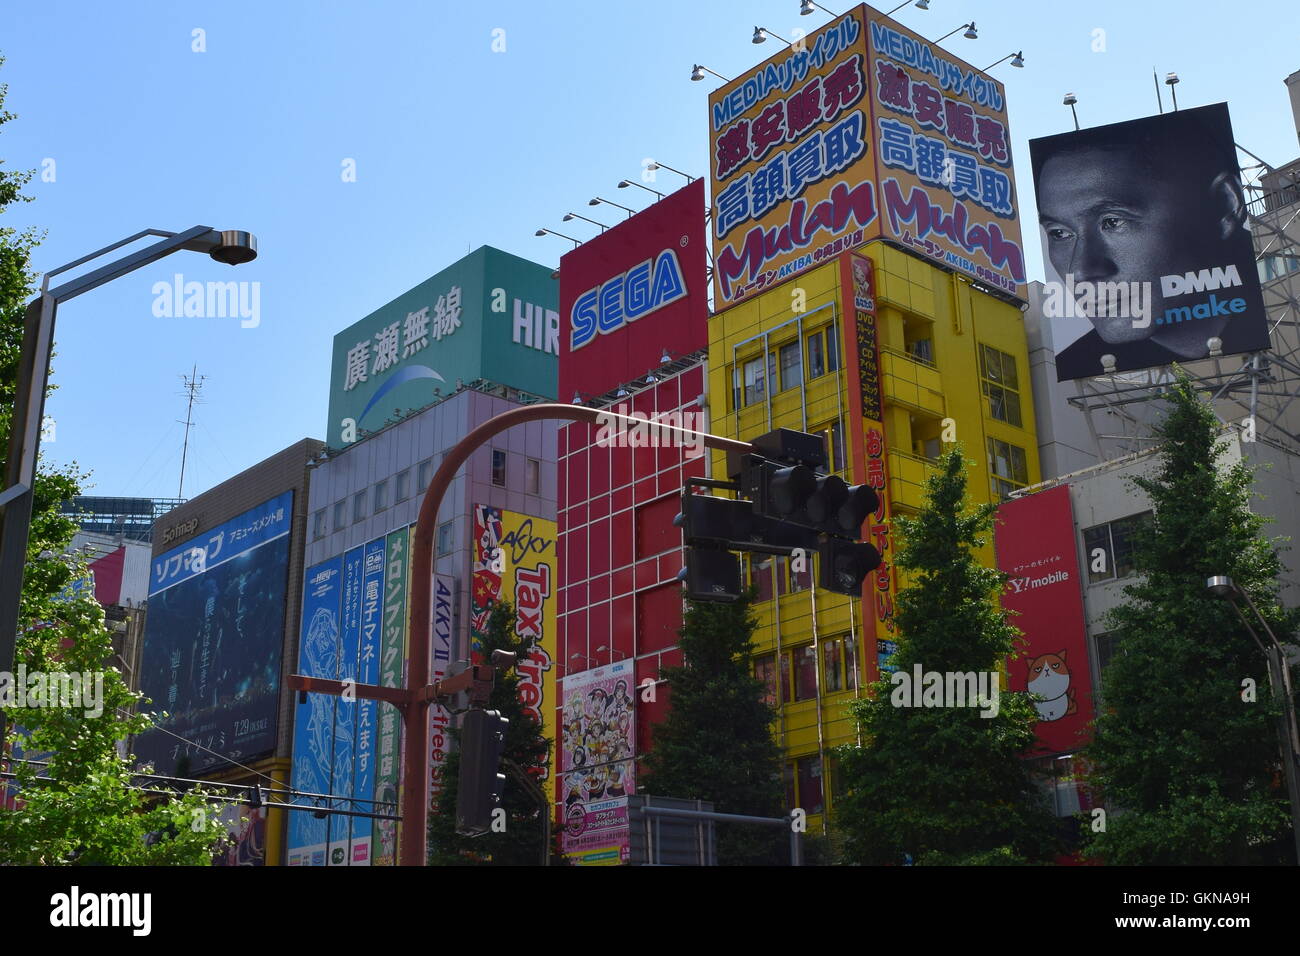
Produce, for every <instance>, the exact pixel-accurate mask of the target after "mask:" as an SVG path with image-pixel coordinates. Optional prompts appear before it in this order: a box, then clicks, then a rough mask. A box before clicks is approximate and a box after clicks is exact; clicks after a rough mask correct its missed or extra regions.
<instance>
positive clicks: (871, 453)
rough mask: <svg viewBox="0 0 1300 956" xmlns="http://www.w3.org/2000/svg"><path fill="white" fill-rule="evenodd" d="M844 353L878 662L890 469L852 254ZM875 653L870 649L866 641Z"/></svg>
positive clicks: (867, 627)
mask: <svg viewBox="0 0 1300 956" xmlns="http://www.w3.org/2000/svg"><path fill="white" fill-rule="evenodd" d="M840 269H841V273H840V301H841V302H842V303H843V321H842V323H841V324H842V326H843V331H844V354H845V355H847V356H850V357H851V358H850V360H849V361H848V362H846V363H845V372H846V374H847V376H848V398H849V412H850V414H849V420H850V421H851V422H859V423H860V424H859V425H857V426H856V427H852V428H850V429H849V436H850V442H849V444H850V448H851V449H852V452H853V481H854V483H855V484H866V485H869V486H870V487H871V488H873V489H875V492H876V494H877V495H878V496H879V498H880V505H879V506H878V507H877V508H876V512H875V514H873V515H871V516H870V517H869V518H868V519H867V527H868V532H867V540H868V541H870V542H871V544H873V545H874V546H875V548H876V550H877V551H879V552H880V559H881V560H880V566H879V567H878V568H876V570H875V571H873V572H871V573H870V574H869V575H868V576H867V578H866V580H865V581H864V582H863V592H862V617H863V622H862V623H863V634H864V635H865V639H866V641H867V645H866V651H867V653H866V659H867V660H868V661H871V660H875V661H876V663H877V666H878V667H879V666H880V665H881V664H882V663H883V661H885V660H886V659H887V658H888V655H889V654H892V653H893V638H894V635H895V631H896V624H895V621H894V594H895V592H896V590H897V587H898V582H897V572H896V569H895V566H894V540H893V533H892V529H891V527H890V518H891V517H892V515H893V509H892V507H891V505H890V501H889V468H888V464H887V461H886V458H887V452H886V449H887V447H888V446H887V445H886V442H885V425H884V403H883V396H882V393H881V383H880V343H879V334H878V329H877V326H876V293H875V271H874V267H873V265H872V262H871V260H870V259H868V258H867V257H866V256H863V255H859V254H857V253H851V254H848V255H845V256H843V257H841V259H840ZM873 640H874V641H875V642H876V644H875V650H876V653H875V654H872V653H871V649H872V645H871V643H870V642H871V641H873Z"/></svg>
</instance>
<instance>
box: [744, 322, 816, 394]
mask: <svg viewBox="0 0 1300 956" xmlns="http://www.w3.org/2000/svg"><path fill="white" fill-rule="evenodd" d="M764 366H766V368H764ZM839 367H840V356H839V346H838V343H837V341H836V337H835V326H834V325H827V326H823V327H822V328H819V329H815V330H814V331H812V332H808V333H806V334H805V335H804V337H803V341H802V342H800V341H799V339H795V340H794V341H793V342H787V343H785V344H784V345H778V346H776V347H775V348H774V349H772V350H771V351H769V352H768V353H767V354H766V355H765V356H763V355H760V356H758V357H757V358H753V359H750V360H749V361H747V362H745V363H744V365H743V366H741V373H740V375H739V376H738V377H737V379H736V382H735V394H734V396H733V398H732V406H733V407H734V408H743V407H745V406H748V405H757V404H760V403H762V402H765V401H767V398H768V396H769V395H775V394H776V393H777V392H784V391H786V390H787V389H791V388H798V387H799V386H800V385H802V384H803V383H804V382H805V381H811V380H813V379H815V378H821V377H822V376H823V375H829V374H830V373H831V372H836V371H839ZM778 369H779V370H780V375H779V377H778V374H777V373H778Z"/></svg>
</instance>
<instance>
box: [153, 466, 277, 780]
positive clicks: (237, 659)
mask: <svg viewBox="0 0 1300 956" xmlns="http://www.w3.org/2000/svg"><path fill="white" fill-rule="evenodd" d="M292 518H293V492H291V491H290V492H285V493H284V494H282V495H279V496H277V497H275V498H272V499H271V500H269V501H266V502H263V503H262V504H260V505H258V506H257V507H256V508H250V509H249V510H248V511H245V512H244V513H243V514H241V515H239V516H238V517H235V518H232V519H230V520H229V521H226V522H224V523H222V524H220V525H218V526H217V527H215V528H213V529H212V530H211V531H210V532H208V533H205V534H202V535H198V536H197V537H194V538H192V539H190V540H189V541H187V542H185V543H184V544H181V545H179V546H177V547H175V548H172V549H171V550H170V551H166V552H164V553H162V554H160V555H158V556H157V557H156V558H154V559H153V561H152V564H151V567H150V574H149V616H148V620H147V621H146V624H145V639H144V652H143V655H142V665H141V675H140V689H141V690H142V691H143V692H144V694H145V696H146V697H148V698H149V699H150V700H152V701H153V704H152V708H153V710H154V711H166V712H167V714H168V716H167V717H166V718H163V719H160V720H159V721H158V728H157V729H154V730H151V731H148V732H146V733H144V734H142V735H140V737H139V738H137V739H136V742H135V753H136V754H137V756H138V757H139V758H140V759H141V760H142V761H148V762H151V763H153V765H154V767H155V769H156V770H157V771H158V772H159V773H165V774H172V773H178V775H180V776H187V775H189V774H191V773H195V772H198V771H201V770H211V769H214V768H216V767H219V766H222V765H224V764H228V763H230V762H232V761H239V762H241V763H243V762H246V761H247V760H249V759H250V758H256V757H260V756H263V755H265V754H268V753H270V752H271V751H273V750H274V748H275V738H276V732H277V725H276V717H277V714H278V711H279V690H280V655H281V649H282V647H283V644H284V611H285V601H286V598H287V589H288V573H289V572H288V568H289V528H290V524H291V522H292ZM180 771H183V772H180Z"/></svg>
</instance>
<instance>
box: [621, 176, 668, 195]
mask: <svg viewBox="0 0 1300 956" xmlns="http://www.w3.org/2000/svg"><path fill="white" fill-rule="evenodd" d="M628 186H635V187H636V188H637V189H644V190H645V191H646V192H648V193H654V194H655V195H656V196H658V197H659V198H660V199H663V198H664V194H663V193H661V192H660V191H659V190H657V189H651V188H650V187H649V186H642V185H641V184H640V183H634V182H633V181H632V180H630V179H620V180H619V181H618V187H617V188H619V189H627V187H628Z"/></svg>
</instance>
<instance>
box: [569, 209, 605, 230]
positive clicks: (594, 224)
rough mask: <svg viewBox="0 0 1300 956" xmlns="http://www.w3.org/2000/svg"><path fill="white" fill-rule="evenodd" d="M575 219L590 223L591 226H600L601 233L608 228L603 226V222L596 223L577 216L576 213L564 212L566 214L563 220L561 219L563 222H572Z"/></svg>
mask: <svg viewBox="0 0 1300 956" xmlns="http://www.w3.org/2000/svg"><path fill="white" fill-rule="evenodd" d="M575 219H581V220H582V221H583V222H589V223H591V224H592V225H593V226H600V231H601V232H604V231H605V230H606V229H608V228H609V226H607V225H605V224H604V223H603V222H597V221H596V220H594V219H588V218H587V217H586V216H579V215H578V214H577V213H576V212H566V213H565V214H564V219H563V221H564V222H572V221H573V220H575Z"/></svg>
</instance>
